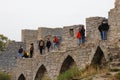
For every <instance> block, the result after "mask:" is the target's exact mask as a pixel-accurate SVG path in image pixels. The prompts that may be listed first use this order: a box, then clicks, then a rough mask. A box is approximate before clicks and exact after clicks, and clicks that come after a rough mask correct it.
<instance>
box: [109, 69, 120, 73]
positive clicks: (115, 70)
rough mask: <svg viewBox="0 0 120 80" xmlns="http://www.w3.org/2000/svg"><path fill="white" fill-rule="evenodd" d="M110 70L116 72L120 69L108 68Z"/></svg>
mask: <svg viewBox="0 0 120 80" xmlns="http://www.w3.org/2000/svg"><path fill="white" fill-rule="evenodd" d="M110 71H111V72H118V71H120V69H110Z"/></svg>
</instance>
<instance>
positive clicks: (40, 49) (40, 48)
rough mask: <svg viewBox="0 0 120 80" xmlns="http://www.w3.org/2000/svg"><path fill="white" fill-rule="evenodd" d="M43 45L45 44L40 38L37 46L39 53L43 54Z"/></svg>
mask: <svg viewBox="0 0 120 80" xmlns="http://www.w3.org/2000/svg"><path fill="white" fill-rule="evenodd" d="M44 45H45V43H44V41H43V40H42V39H40V41H39V44H38V47H39V51H40V54H41V55H42V54H43V49H44Z"/></svg>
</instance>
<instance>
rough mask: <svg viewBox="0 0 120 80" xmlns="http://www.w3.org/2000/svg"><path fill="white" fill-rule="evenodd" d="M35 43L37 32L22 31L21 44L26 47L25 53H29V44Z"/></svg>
mask: <svg viewBox="0 0 120 80" xmlns="http://www.w3.org/2000/svg"><path fill="white" fill-rule="evenodd" d="M35 41H37V30H28V29H24V30H22V42H24V43H25V45H26V51H29V48H30V44H31V43H34V42H35Z"/></svg>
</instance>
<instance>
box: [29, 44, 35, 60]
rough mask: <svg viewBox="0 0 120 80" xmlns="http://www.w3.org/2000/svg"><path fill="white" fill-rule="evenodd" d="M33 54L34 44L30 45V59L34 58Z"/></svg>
mask: <svg viewBox="0 0 120 80" xmlns="http://www.w3.org/2000/svg"><path fill="white" fill-rule="evenodd" d="M33 53H34V44H33V43H31V44H30V58H32V57H33Z"/></svg>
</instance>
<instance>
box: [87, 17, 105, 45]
mask: <svg viewBox="0 0 120 80" xmlns="http://www.w3.org/2000/svg"><path fill="white" fill-rule="evenodd" d="M104 19H105V17H89V18H86V37H87V42H88V43H91V44H95V43H98V42H99V41H100V40H101V36H100V32H99V30H98V27H99V25H100V24H101V23H102V21H103V20H104Z"/></svg>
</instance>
